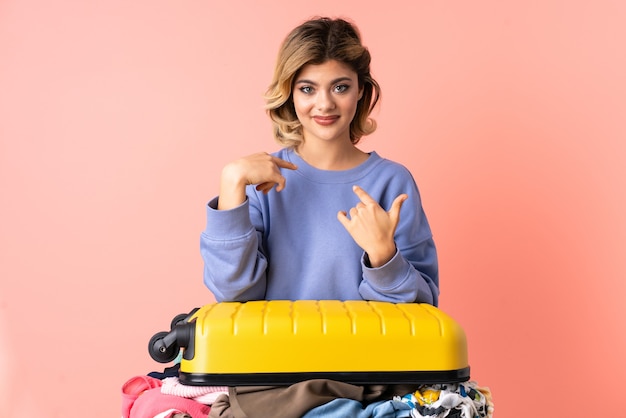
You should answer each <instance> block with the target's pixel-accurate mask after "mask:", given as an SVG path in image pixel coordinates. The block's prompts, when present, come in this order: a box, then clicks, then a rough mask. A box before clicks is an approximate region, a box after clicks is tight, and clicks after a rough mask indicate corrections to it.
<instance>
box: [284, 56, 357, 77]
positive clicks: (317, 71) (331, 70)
mask: <svg viewBox="0 0 626 418" xmlns="http://www.w3.org/2000/svg"><path fill="white" fill-rule="evenodd" d="M344 77H348V78H351V79H354V80H356V79H357V74H356V72H354V71H353V70H352V68H350V67H349V66H347V65H346V64H344V63H342V62H339V61H335V60H330V61H326V62H324V63H322V64H306V65H305V66H303V67H302V68H301V69H300V72H299V73H298V75H297V77H296V82H298V81H299V80H309V81H315V82H323V81H330V80H335V79H338V78H344Z"/></svg>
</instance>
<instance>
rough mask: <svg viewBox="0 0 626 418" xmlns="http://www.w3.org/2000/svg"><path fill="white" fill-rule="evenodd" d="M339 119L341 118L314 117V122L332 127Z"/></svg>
mask: <svg viewBox="0 0 626 418" xmlns="http://www.w3.org/2000/svg"><path fill="white" fill-rule="evenodd" d="M338 119H339V116H313V120H314V121H315V122H316V123H317V124H318V125H322V126H328V125H332V124H333V123H335V122H336V121H337V120H338Z"/></svg>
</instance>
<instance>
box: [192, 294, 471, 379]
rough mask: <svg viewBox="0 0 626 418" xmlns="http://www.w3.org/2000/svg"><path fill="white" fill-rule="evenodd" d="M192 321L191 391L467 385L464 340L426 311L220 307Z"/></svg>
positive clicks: (436, 313)
mask: <svg viewBox="0 0 626 418" xmlns="http://www.w3.org/2000/svg"><path fill="white" fill-rule="evenodd" d="M193 321H195V328H194V333H195V336H194V337H193V340H194V341H193V348H192V349H189V348H187V349H186V350H185V351H189V352H187V353H184V355H183V359H182V361H181V364H180V380H181V382H182V383H184V384H188V385H230V386H235V385H284V384H291V383H295V382H298V381H302V380H308V379H313V378H327V379H334V380H340V381H345V382H349V383H355V384H360V383H363V384H365V383H367V384H374V383H420V384H421V383H443V382H460V381H466V380H468V379H469V365H468V355H467V341H466V337H465V332H464V331H463V329H462V328H461V327H460V326H459V325H458V324H457V323H456V322H455V321H454V320H453V319H452V318H451V317H450V316H448V315H446V314H445V313H444V312H442V311H441V310H439V309H438V308H435V307H433V306H431V305H428V304H417V303H400V304H394V303H388V302H367V301H346V302H341V301H336V300H321V301H310V300H300V301H294V302H291V301H252V302H245V303H239V302H222V303H213V304H208V305H205V306H204V307H202V308H200V309H199V310H197V311H196V312H195V313H194V314H193V315H192V316H191V317H190V318H189V319H188V322H190V323H191V322H193ZM189 354H191V355H193V357H192V358H189V357H190V356H189Z"/></svg>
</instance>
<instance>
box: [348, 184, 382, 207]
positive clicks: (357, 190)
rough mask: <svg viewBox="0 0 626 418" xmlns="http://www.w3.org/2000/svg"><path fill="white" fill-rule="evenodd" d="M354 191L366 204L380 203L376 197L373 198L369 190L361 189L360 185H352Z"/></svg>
mask: <svg viewBox="0 0 626 418" xmlns="http://www.w3.org/2000/svg"><path fill="white" fill-rule="evenodd" d="M352 191H353V192H354V194H356V195H357V196H358V198H359V199H361V202H363V203H365V204H372V203H376V204H378V203H377V202H376V201H375V200H374V199H372V196H370V195H369V194H367V192H365V190H363V189H361V188H360V187H359V186H357V185H354V186H352Z"/></svg>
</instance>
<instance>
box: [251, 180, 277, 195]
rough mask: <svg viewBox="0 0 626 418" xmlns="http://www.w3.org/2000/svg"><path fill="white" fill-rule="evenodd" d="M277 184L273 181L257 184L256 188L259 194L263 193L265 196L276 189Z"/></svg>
mask: <svg viewBox="0 0 626 418" xmlns="http://www.w3.org/2000/svg"><path fill="white" fill-rule="evenodd" d="M275 184H276V183H274V182H272V181H267V182H264V183H260V184H257V186H256V187H255V188H256V189H257V190H258V191H259V192H263V193H264V194H268V193H269V191H270V190H272V188H273V187H274V185H275Z"/></svg>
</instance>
